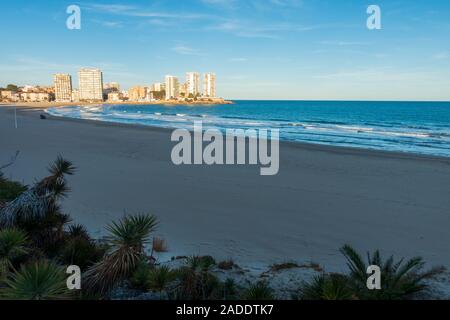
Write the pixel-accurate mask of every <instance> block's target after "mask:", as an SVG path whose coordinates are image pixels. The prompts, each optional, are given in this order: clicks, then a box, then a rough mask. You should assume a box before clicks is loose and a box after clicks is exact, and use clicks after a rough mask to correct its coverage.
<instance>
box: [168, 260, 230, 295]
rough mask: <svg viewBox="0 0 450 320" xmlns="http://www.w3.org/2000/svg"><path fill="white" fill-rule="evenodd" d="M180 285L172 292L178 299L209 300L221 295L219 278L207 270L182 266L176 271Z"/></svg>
mask: <svg viewBox="0 0 450 320" xmlns="http://www.w3.org/2000/svg"><path fill="white" fill-rule="evenodd" d="M176 274H177V279H178V285H177V286H176V287H175V288H174V290H173V292H171V296H172V298H174V299H177V300H208V299H219V298H220V297H221V292H220V289H221V288H220V281H219V279H218V278H217V277H216V276H215V275H214V274H212V273H211V272H209V271H207V270H202V269H199V268H195V269H194V268H192V266H188V267H182V268H180V269H178V270H177V271H176Z"/></svg>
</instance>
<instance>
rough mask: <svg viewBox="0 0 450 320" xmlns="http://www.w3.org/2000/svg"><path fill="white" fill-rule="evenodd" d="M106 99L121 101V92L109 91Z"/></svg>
mask: <svg viewBox="0 0 450 320" xmlns="http://www.w3.org/2000/svg"><path fill="white" fill-rule="evenodd" d="M108 101H111V102H120V101H123V97H122V93H121V92H110V93H108Z"/></svg>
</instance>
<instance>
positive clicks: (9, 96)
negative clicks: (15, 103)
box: [0, 90, 13, 101]
mask: <svg viewBox="0 0 450 320" xmlns="http://www.w3.org/2000/svg"><path fill="white" fill-rule="evenodd" d="M0 98H1V100H8V101H12V100H13V92H12V91H11V90H2V91H0Z"/></svg>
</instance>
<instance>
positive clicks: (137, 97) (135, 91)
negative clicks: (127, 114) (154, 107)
mask: <svg viewBox="0 0 450 320" xmlns="http://www.w3.org/2000/svg"><path fill="white" fill-rule="evenodd" d="M146 98H147V88H146V87H141V86H136V87H132V88H130V89H129V90H128V99H129V100H130V101H144V100H145V99H146Z"/></svg>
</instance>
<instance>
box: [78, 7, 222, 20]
mask: <svg viewBox="0 0 450 320" xmlns="http://www.w3.org/2000/svg"><path fill="white" fill-rule="evenodd" d="M84 8H86V9H88V10H91V11H95V12H98V13H110V14H115V15H122V16H130V17H141V18H160V19H187V20H196V19H213V18H215V17H214V16H211V15H207V14H202V13H195V12H161V11H151V10H146V9H144V8H141V7H136V6H129V5H118V4H86V5H84Z"/></svg>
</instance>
